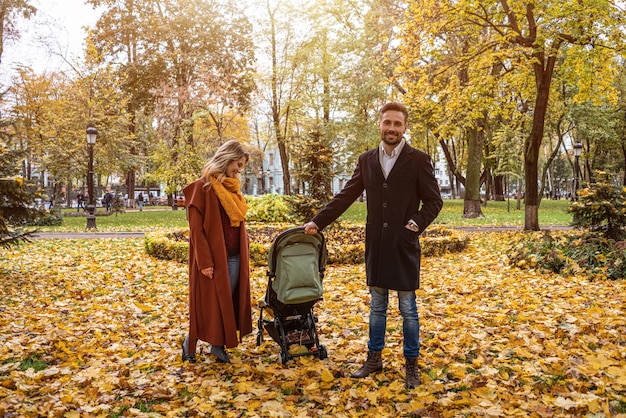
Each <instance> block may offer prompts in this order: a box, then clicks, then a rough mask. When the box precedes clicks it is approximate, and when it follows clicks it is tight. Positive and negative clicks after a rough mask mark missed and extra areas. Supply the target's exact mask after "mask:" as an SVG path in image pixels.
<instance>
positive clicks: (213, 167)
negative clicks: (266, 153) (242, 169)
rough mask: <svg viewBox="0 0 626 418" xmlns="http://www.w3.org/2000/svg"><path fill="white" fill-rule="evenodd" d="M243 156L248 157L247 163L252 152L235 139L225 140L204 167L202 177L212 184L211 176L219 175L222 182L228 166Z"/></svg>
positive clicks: (218, 178) (218, 177)
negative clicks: (247, 150)
mask: <svg viewBox="0 0 626 418" xmlns="http://www.w3.org/2000/svg"><path fill="white" fill-rule="evenodd" d="M241 157H246V163H248V160H249V159H250V154H249V153H248V152H246V150H245V149H244V148H243V147H242V146H241V144H240V143H239V142H237V141H236V140H234V139H231V140H230V141H227V142H225V143H224V144H223V145H222V146H221V147H219V148H218V150H217V151H216V152H215V154H214V155H213V158H211V160H210V161H209V162H208V163H206V165H205V166H204V168H203V169H202V178H204V180H205V181H206V183H207V184H210V182H209V179H210V178H211V176H215V177H217V180H218V181H219V182H220V183H221V182H223V181H224V179H225V178H226V167H228V164H230V163H232V162H233V161H237V160H238V159H240V158H241Z"/></svg>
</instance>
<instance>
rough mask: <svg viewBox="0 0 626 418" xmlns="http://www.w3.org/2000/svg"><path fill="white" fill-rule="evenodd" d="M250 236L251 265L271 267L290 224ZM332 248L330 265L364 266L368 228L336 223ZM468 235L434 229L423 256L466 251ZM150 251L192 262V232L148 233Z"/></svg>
mask: <svg viewBox="0 0 626 418" xmlns="http://www.w3.org/2000/svg"><path fill="white" fill-rule="evenodd" d="M246 227H247V230H248V234H249V235H250V264H251V265H253V266H264V265H267V255H268V251H269V249H270V246H271V245H272V243H273V242H274V239H275V238H276V237H277V236H278V235H279V234H280V233H281V232H283V231H285V230H286V229H288V228H290V227H293V225H289V224H271V225H268V224H248V225H247V226H246ZM324 236H325V237H326V242H327V249H328V264H358V263H362V262H363V260H364V254H365V228H364V227H363V226H361V225H349V224H343V223H335V224H333V225H331V226H330V227H328V228H326V230H325V231H324ZM468 241H469V238H468V237H467V235H465V234H463V233H461V232H458V231H454V230H450V229H446V228H443V227H440V226H435V227H431V228H429V229H427V230H426V232H424V234H423V235H422V236H421V237H420V242H421V245H422V255H424V256H426V257H429V256H436V255H441V254H445V253H447V252H459V251H463V250H464V249H465V247H466V246H467V244H468ZM145 249H146V252H147V253H148V254H149V255H151V256H154V257H157V258H162V259H166V260H176V261H180V262H185V263H186V262H187V261H188V252H189V231H188V230H186V229H180V230H176V231H169V232H164V231H158V232H151V233H148V234H146V238H145Z"/></svg>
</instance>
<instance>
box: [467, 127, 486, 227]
mask: <svg viewBox="0 0 626 418" xmlns="http://www.w3.org/2000/svg"><path fill="white" fill-rule="evenodd" d="M484 139H485V136H484V130H482V129H480V128H479V127H476V128H472V129H470V130H469V131H468V133H467V176H466V178H465V197H464V199H463V200H464V201H463V218H470V219H473V218H479V217H482V216H483V212H482V209H481V208H480V175H481V163H482V151H483V143H484Z"/></svg>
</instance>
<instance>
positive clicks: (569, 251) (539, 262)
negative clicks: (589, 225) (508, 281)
mask: <svg viewBox="0 0 626 418" xmlns="http://www.w3.org/2000/svg"><path fill="white" fill-rule="evenodd" d="M508 254H509V256H508V257H509V263H510V264H511V265H514V266H517V267H519V268H522V269H538V270H539V271H542V272H554V273H558V274H564V275H567V274H572V275H574V274H586V275H588V276H589V277H590V278H592V279H604V278H608V279H611V280H616V279H623V278H626V262H625V261H624V260H626V241H616V240H613V239H609V238H606V237H605V236H603V235H601V234H598V233H587V232H569V233H559V232H557V233H551V232H533V233H528V234H525V235H524V236H523V237H521V238H520V239H518V240H516V241H514V242H513V245H512V247H511V249H510V251H508Z"/></svg>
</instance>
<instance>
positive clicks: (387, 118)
mask: <svg viewBox="0 0 626 418" xmlns="http://www.w3.org/2000/svg"><path fill="white" fill-rule="evenodd" d="M378 130H379V131H380V139H381V140H382V141H383V142H384V143H385V144H387V145H391V146H392V147H395V146H396V145H398V144H399V143H400V141H401V140H402V135H404V132H406V121H405V120H404V114H403V113H402V112H400V111H398V110H388V111H386V112H385V113H383V114H382V116H381V117H380V121H379V122H378Z"/></svg>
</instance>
